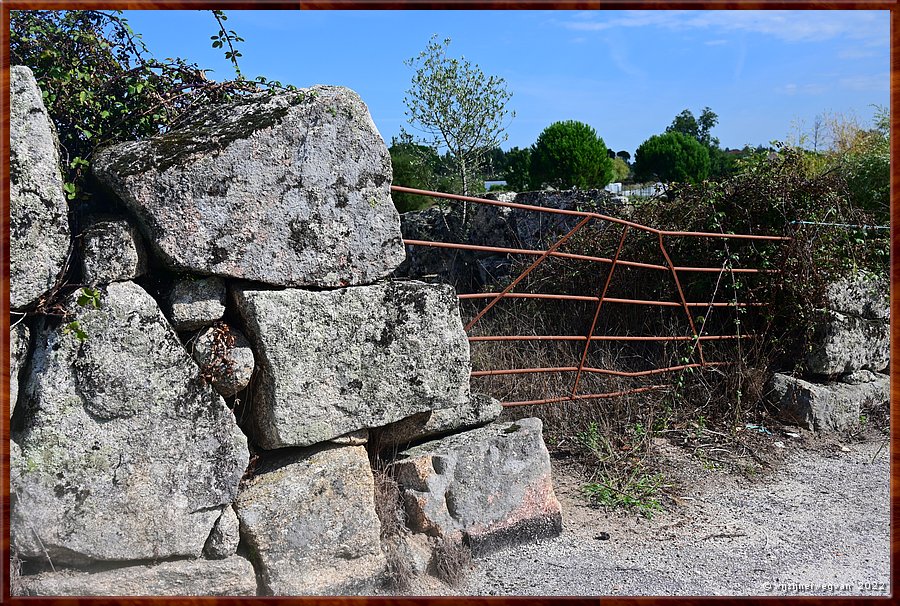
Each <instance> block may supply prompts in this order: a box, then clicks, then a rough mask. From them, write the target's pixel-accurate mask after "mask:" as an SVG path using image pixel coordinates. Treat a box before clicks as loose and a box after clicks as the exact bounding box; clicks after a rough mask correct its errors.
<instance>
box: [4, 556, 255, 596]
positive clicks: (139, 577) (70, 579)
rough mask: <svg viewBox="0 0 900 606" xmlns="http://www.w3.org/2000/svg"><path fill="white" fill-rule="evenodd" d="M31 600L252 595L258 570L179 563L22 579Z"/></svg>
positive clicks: (222, 563)
mask: <svg viewBox="0 0 900 606" xmlns="http://www.w3.org/2000/svg"><path fill="white" fill-rule="evenodd" d="M21 583H22V589H23V591H24V595H29V596H125V595H127V596H238V595H239V596H252V595H256V576H255V575H254V572H253V565H252V564H251V563H250V562H249V561H248V560H246V559H244V558H242V557H239V556H232V557H230V558H228V559H223V560H179V561H175V562H163V563H161V564H156V565H153V566H129V567H127V568H116V569H113V570H104V571H102V572H81V571H75V570H65V571H62V570H61V571H58V572H44V573H41V574H37V575H32V576H26V577H22V578H21Z"/></svg>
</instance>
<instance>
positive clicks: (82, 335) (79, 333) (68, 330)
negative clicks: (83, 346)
mask: <svg viewBox="0 0 900 606" xmlns="http://www.w3.org/2000/svg"><path fill="white" fill-rule="evenodd" d="M63 334H64V335H74V336H75V338H76V339H78V340H79V341H80V342H81V343H84V342H85V341H87V338H88V335H87V333H86V332H85V331H84V329H83V328H82V327H81V323H80V322H79V321H78V320H73V321H72V322H69V323H68V324H66V325H65V326H64V327H63Z"/></svg>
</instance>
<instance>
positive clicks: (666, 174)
mask: <svg viewBox="0 0 900 606" xmlns="http://www.w3.org/2000/svg"><path fill="white" fill-rule="evenodd" d="M634 158H635V159H634V176H635V179H636V180H638V181H652V180H657V181H663V182H667V183H670V182H675V183H699V182H700V181H703V180H704V179H706V178H707V176H708V175H709V150H707V148H706V147H704V146H703V145H702V144H700V143H699V142H698V141H697V140H696V139H694V138H693V137H688V136H687V135H683V134H682V133H679V132H668V133H664V134H662V135H654V136H652V137H650V138H649V139H647V140H646V141H644V142H643V143H641V145H640V146H639V147H638V148H637V151H636V152H635V153H634Z"/></svg>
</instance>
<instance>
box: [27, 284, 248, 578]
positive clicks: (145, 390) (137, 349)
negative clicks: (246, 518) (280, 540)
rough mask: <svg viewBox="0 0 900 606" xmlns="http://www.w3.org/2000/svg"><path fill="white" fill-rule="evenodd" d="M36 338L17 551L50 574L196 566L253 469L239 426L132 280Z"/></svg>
mask: <svg viewBox="0 0 900 606" xmlns="http://www.w3.org/2000/svg"><path fill="white" fill-rule="evenodd" d="M76 299H77V293H75V294H74V295H72V296H71V297H70V299H69V300H68V302H67V303H68V307H69V308H70V309H71V310H72V312H73V320H72V321H71V323H68V324H63V325H59V326H47V327H45V328H44V329H43V330H42V331H40V332H39V333H38V334H37V338H36V341H35V349H34V354H33V358H32V364H31V372H30V375H29V376H28V379H27V382H26V383H25V385H24V386H23V389H24V391H25V392H26V393H27V399H26V400H23V402H22V404H26V403H27V405H28V406H29V408H28V409H27V410H26V412H25V414H24V415H22V418H23V421H24V428H23V429H22V431H21V432H19V433H17V434H14V435H13V436H12V438H13V440H15V441H16V442H17V443H18V445H19V446H20V447H21V454H19V455H16V454H15V451H14V455H13V457H12V459H11V462H10V468H11V469H10V481H11V485H12V492H13V501H12V513H11V520H12V530H11V534H12V544H13V547H14V548H15V549H17V550H18V552H19V555H20V556H22V557H23V558H31V559H40V560H44V559H46V558H48V557H49V559H50V560H51V561H52V562H53V563H54V565H57V566H58V565H60V564H63V565H65V564H71V565H75V566H82V565H86V564H90V563H92V562H98V561H127V560H159V559H164V558H170V557H176V556H182V557H183V556H188V557H198V556H200V554H201V552H202V550H203V546H204V543H205V542H206V540H207V537H208V536H209V534H210V531H211V530H212V528H213V525H214V523H215V522H216V519H218V518H219V515H220V513H221V512H222V510H223V509H224V508H225V507H227V506H228V505H229V504H230V503H231V502H232V501H233V500H234V497H235V495H236V494H237V487H238V483H239V481H240V478H241V475H242V474H243V472H244V470H245V468H246V466H247V462H248V459H249V453H248V450H247V442H246V438H245V437H244V435H243V434H242V433H241V432H240V430H239V429H238V428H237V425H236V423H235V421H234V416H233V415H232V413H231V411H229V410H228V408H227V407H226V406H225V403H224V402H223V401H222V399H221V398H220V397H219V396H218V395H216V394H215V393H214V392H213V391H212V388H210V387H208V386H206V385H204V384H203V383H202V381H201V379H200V377H199V369H198V368H197V365H196V364H195V363H194V362H193V360H191V358H190V356H189V355H188V353H187V352H186V351H185V349H184V347H183V346H182V345H181V343H180V341H179V340H178V337H177V335H176V334H175V333H174V332H173V331H172V329H171V328H170V326H169V324H168V323H167V322H166V319H165V318H164V317H163V315H162V313H161V312H160V310H159V308H158V307H157V305H156V302H155V301H154V300H153V298H152V297H150V295H148V294H147V293H146V292H144V290H143V289H142V288H141V287H139V286H138V285H136V284H134V283H132V282H119V283H114V284H110V285H109V286H108V287H106V289H105V290H103V291H102V294H101V299H100V304H99V309H94V308H93V306H92V305H90V304H87V306H85V307H81V306H79V305H78V304H77V303H76V302H75V300H76Z"/></svg>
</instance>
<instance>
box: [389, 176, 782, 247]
mask: <svg viewBox="0 0 900 606" xmlns="http://www.w3.org/2000/svg"><path fill="white" fill-rule="evenodd" d="M391 191H395V192H398V193H406V194H418V195H420V196H431V197H432V198H446V199H448V200H462V201H463V202H475V203H476V204H487V205H490V206H505V207H506V208H520V209H522V210H530V211H534V212H539V213H550V214H555V215H571V216H575V217H592V218H594V219H600V220H602V221H609V222H611V223H618V224H619V225H627V226H629V227H634V228H635V229H640V230H642V231H646V232H649V233H651V234H662V235H664V236H698V237H708V238H729V239H740V240H790V238H787V237H784V236H756V235H751V234H721V233H715V232H710V233H706V232H699V231H664V230H659V229H655V228H653V227H649V226H647V225H641V224H640V223H632V222H631V221H626V220H625V219H619V218H617V217H610V216H609V215H602V214H600V213H591V212H585V211H580V210H564V209H562V208H546V207H543V206H533V205H531V204H518V203H516V202H500V201H499V200H488V199H486V198H473V197H472V196H460V195H457V194H447V193H444V192H438V191H428V190H425V189H414V188H412V187H403V186H400V185H391Z"/></svg>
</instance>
